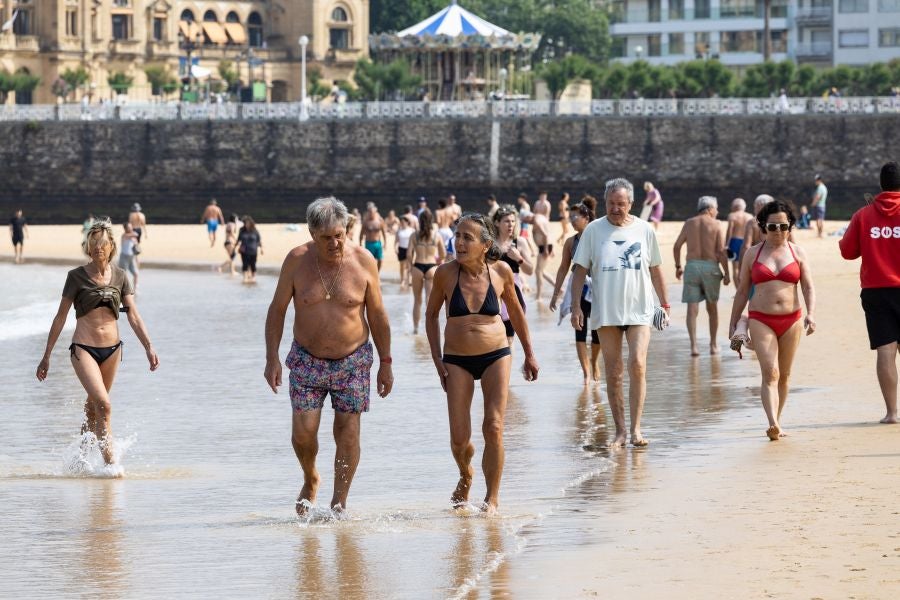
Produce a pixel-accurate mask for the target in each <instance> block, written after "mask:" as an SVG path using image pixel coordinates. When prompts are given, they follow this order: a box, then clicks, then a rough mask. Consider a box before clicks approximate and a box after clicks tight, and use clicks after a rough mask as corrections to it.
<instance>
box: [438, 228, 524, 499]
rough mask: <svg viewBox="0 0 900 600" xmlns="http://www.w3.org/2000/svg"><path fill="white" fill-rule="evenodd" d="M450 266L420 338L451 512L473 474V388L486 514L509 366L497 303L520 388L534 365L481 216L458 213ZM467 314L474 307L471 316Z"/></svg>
mask: <svg viewBox="0 0 900 600" xmlns="http://www.w3.org/2000/svg"><path fill="white" fill-rule="evenodd" d="M454 237H455V239H454V241H455V242H456V243H455V248H456V260H455V261H453V262H449V263H446V264H443V265H441V266H440V267H438V268H437V272H436V273H435V276H434V291H433V293H432V294H431V297H430V298H429V299H428V308H427V310H426V315H425V331H426V334H427V336H428V344H429V345H430V347H431V358H432V360H433V361H434V366H435V368H436V369H437V373H438V377H439V379H440V382H441V387H442V388H443V389H444V391H445V392H446V393H447V410H448V412H449V416H450V448H451V450H452V452H453V458H454V459H455V460H456V465H457V467H458V468H459V482H458V483H457V484H456V489H455V490H454V491H453V493H452V494H451V496H450V502H451V503H452V505H453V506H454V507H460V506H464V505H466V504H467V503H468V500H469V492H470V491H471V489H472V480H473V478H474V473H475V471H474V469H473V468H472V457H473V455H474V454H475V447H474V446H473V445H472V440H471V438H472V417H471V408H472V396H473V394H474V392H475V382H476V381H477V380H481V391H482V393H483V395H484V422H483V423H482V426H481V430H482V432H483V434H484V444H485V447H484V456H483V457H482V462H481V464H482V468H483V470H484V478H485V481H486V482H487V493H486V494H485V497H484V504H483V506H482V509H483V510H484V511H486V512H487V513H489V514H492V513H495V512H496V511H497V506H498V505H499V503H500V479H501V476H502V474H503V461H504V450H503V420H504V416H505V413H506V401H507V397H508V393H509V375H510V369H511V366H512V356H511V354H510V349H509V343H508V342H507V340H506V333H505V331H504V328H503V324H502V323H501V321H500V298H503V300H504V301H505V302H506V305H507V307H508V310H509V314H510V319H511V320H512V324H513V328H514V329H515V331H516V333H517V334H518V336H519V340H520V341H521V342H522V348H523V350H524V352H525V362H524V364H523V366H522V372H523V374H524V376H525V380H526V381H535V380H536V379H537V376H538V363H537V360H536V359H535V357H534V353H533V351H532V348H531V337H530V335H529V333H528V324H527V323H526V321H525V313H523V312H522V309H521V308H520V307H519V304H518V300H517V299H516V293H515V289H514V288H515V283H514V282H513V273H512V270H511V269H510V268H509V267H508V266H507V265H506V264H505V263H503V262H502V261H500V260H498V259H499V258H500V252H499V251H498V249H497V248H496V246H495V245H494V243H495V239H496V236H495V234H494V228H493V225H491V223H490V221H488V220H487V218H485V217H484V216H483V215H481V214H478V213H466V214H464V215H463V216H462V217H460V218H459V220H458V221H457V222H456V232H455V234H454ZM444 305H446V307H447V309H446V317H447V322H446V326H445V328H444V344H443V348H442V347H441V331H440V313H441V308H442V307H443V306H444ZM472 307H478V308H477V309H474V310H473V309H472Z"/></svg>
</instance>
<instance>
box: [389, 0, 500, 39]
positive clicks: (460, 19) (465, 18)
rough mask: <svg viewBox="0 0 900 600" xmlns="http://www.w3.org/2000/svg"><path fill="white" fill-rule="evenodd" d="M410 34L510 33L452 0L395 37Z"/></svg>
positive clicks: (489, 35)
mask: <svg viewBox="0 0 900 600" xmlns="http://www.w3.org/2000/svg"><path fill="white" fill-rule="evenodd" d="M410 35H413V36H417V37H421V36H426V35H427V36H437V35H446V36H450V37H459V36H461V35H482V36H484V37H504V36H508V35H510V32H509V31H507V30H505V29H503V28H502V27H497V26H496V25H493V24H492V23H488V22H487V21H485V20H484V19H482V18H481V17H479V16H476V15H473V14H472V13H470V12H469V11H467V10H466V9H464V8H463V7H461V6H460V5H458V4H457V3H456V0H454V1H453V3H452V4H451V5H450V6H448V7H447V8H445V9H444V10H442V11H440V12H439V13H437V14H434V15H432V16H430V17H428V18H427V19H425V20H424V21H422V22H421V23H417V24H416V25H413V26H412V27H407V28H406V29H404V30H403V31H399V32H397V37H401V38H402V37H406V36H410Z"/></svg>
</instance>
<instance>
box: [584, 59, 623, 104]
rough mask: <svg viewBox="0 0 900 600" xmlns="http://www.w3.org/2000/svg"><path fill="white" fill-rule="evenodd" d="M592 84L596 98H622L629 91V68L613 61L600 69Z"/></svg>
mask: <svg viewBox="0 0 900 600" xmlns="http://www.w3.org/2000/svg"><path fill="white" fill-rule="evenodd" d="M591 85H592V86H593V95H594V97H595V98H622V97H624V96H625V94H626V93H627V91H628V69H627V68H626V67H625V65H623V64H622V63H613V64H612V65H610V67H609V68H607V69H600V70H598V71H597V72H596V74H595V75H594V78H593V79H592V80H591Z"/></svg>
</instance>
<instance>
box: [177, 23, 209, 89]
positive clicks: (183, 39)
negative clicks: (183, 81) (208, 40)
mask: <svg viewBox="0 0 900 600" xmlns="http://www.w3.org/2000/svg"><path fill="white" fill-rule="evenodd" d="M191 25H193V23H191ZM202 43H203V33H201V31H200V29H199V28H197V34H196V35H195V36H194V37H193V38H191V37H189V36H186V35H184V32H183V31H181V30H179V31H178V47H179V48H181V49H182V50H184V51H185V53H187V68H188V90H191V89H193V87H194V69H193V63H192V62H191V54H192V53H193V52H194V51H195V50H197V49H199V48H200V46H201V44H202Z"/></svg>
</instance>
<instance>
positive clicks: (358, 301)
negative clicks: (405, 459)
mask: <svg viewBox="0 0 900 600" xmlns="http://www.w3.org/2000/svg"><path fill="white" fill-rule="evenodd" d="M348 219H349V215H348V213H347V207H346V206H345V205H344V203H343V202H341V201H340V200H337V199H336V198H333V197H332V198H320V199H318V200H316V201H315V202H313V203H312V204H310V205H309V208H307V210H306V222H307V223H308V224H309V233H310V236H311V237H312V241H310V242H307V243H306V244H303V245H302V246H298V247H296V248H294V249H293V250H291V251H290V252H289V253H288V255H287V257H286V258H285V259H284V264H283V265H282V267H281V275H280V276H279V278H278V285H277V287H276V288H275V295H274V297H273V298H272V303H271V305H270V306H269V312H268V315H267V316H266V368H265V372H264V376H265V379H266V382H267V383H268V384H269V387H271V388H272V391H273V392H275V393H278V387H279V386H281V384H282V368H281V361H280V358H279V352H278V346H279V345H280V343H281V335H282V332H283V331H284V318H285V314H286V312H287V308H288V305H290V304H291V303H292V302H293V305H294V327H293V332H294V341H293V343H292V344H291V351H290V353H289V354H288V356H287V361H286V363H285V364H286V365H287V367H288V368H289V369H290V377H289V382H290V399H291V407H292V408H293V417H292V435H291V443H292V445H293V447H294V452H295V453H296V455H297V460H299V462H300V467H301V468H302V469H303V487H302V488H301V490H300V494H299V495H298V496H297V502H296V510H297V514H298V515H300V516H304V515H306V514H307V512H308V511H309V508H310V506H311V505H312V504H313V503H314V502H315V501H316V494H317V492H318V489H319V481H320V478H319V472H318V470H317V469H316V455H317V454H318V452H319V441H318V433H319V422H320V421H321V418H322V408H323V406H324V405H325V396H327V395H330V396H331V406H332V408H334V411H335V413H334V440H335V445H336V450H335V456H334V465H335V473H334V494H333V496H332V498H331V503H330V505H329V506H330V507H331V508H332V509H333V510H336V511H342V510H344V509H345V508H347V495H348V494H349V492H350V484H351V483H352V481H353V476H354V474H355V473H356V466H357V465H358V464H359V455H360V448H359V432H360V416H361V415H362V413H364V412H367V411H368V410H369V371H370V369H371V368H372V363H373V353H372V344H371V343H370V342H369V333H370V331H371V334H372V340H373V341H374V343H375V348H376V349H377V350H378V356H379V367H378V376H377V379H376V380H377V385H378V394H379V395H380V396H381V397H382V398H384V397H386V396H387V395H388V394H389V393H390V392H391V388H392V387H393V384H394V375H393V372H392V370H391V362H392V361H391V330H390V325H389V323H388V317H387V312H386V311H385V310H384V305H383V303H382V299H381V286H380V284H379V280H378V268H377V266H376V264H375V259H374V257H373V256H372V255H371V254H370V253H369V252H368V251H367V250H365V249H364V248H362V247H360V246H357V245H355V244H353V245H351V244H347V241H348V237H347V221H348Z"/></svg>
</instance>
